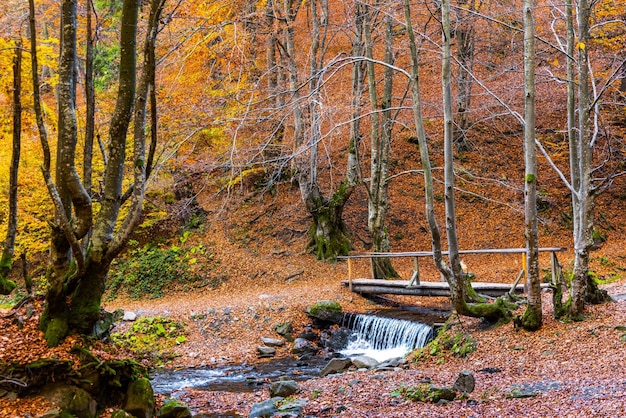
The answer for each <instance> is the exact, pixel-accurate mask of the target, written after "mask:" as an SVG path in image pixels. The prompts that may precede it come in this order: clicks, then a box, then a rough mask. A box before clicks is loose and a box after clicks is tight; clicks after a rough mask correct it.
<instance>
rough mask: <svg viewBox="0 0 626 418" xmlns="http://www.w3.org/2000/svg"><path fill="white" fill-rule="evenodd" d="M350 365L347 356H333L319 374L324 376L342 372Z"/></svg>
mask: <svg viewBox="0 0 626 418" xmlns="http://www.w3.org/2000/svg"><path fill="white" fill-rule="evenodd" d="M351 365H352V360H350V359H349V358H334V359H331V360H330V361H329V362H328V363H327V364H326V366H324V368H323V369H322V370H321V371H320V376H321V377H324V376H327V375H329V374H332V373H342V372H345V371H346V370H348V368H349V367H350V366H351Z"/></svg>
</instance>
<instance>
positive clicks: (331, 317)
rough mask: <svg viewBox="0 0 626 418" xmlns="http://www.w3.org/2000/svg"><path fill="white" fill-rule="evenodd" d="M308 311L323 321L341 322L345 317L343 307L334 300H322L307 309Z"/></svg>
mask: <svg viewBox="0 0 626 418" xmlns="http://www.w3.org/2000/svg"><path fill="white" fill-rule="evenodd" d="M306 313H307V314H308V315H309V316H310V317H311V318H313V319H316V320H318V321H320V322H322V323H328V322H330V323H332V324H340V323H341V322H342V319H343V308H342V307H341V305H340V304H339V303H337V302H335V301H334V300H320V301H319V302H317V303H316V304H315V305H313V306H309V307H308V308H307V309H306Z"/></svg>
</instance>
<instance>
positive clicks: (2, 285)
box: [0, 277, 16, 295]
mask: <svg viewBox="0 0 626 418" xmlns="http://www.w3.org/2000/svg"><path fill="white" fill-rule="evenodd" d="M15 286H16V285H15V282H14V281H13V280H9V279H5V278H4V277H0V295H8V294H9V293H11V292H12V291H13V289H15Z"/></svg>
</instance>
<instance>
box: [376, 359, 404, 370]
mask: <svg viewBox="0 0 626 418" xmlns="http://www.w3.org/2000/svg"><path fill="white" fill-rule="evenodd" d="M406 364H407V362H406V359H405V358H404V357H394V358H390V359H387V360H385V361H383V362H382V363H380V364H379V365H378V368H381V367H391V368H395V367H401V366H404V365H406Z"/></svg>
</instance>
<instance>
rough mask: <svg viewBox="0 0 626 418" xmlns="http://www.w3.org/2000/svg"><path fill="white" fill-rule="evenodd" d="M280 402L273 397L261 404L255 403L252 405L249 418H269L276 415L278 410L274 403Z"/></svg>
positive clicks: (278, 398)
mask: <svg viewBox="0 0 626 418" xmlns="http://www.w3.org/2000/svg"><path fill="white" fill-rule="evenodd" d="M280 400H282V398H280V397H275V398H271V399H267V400H265V401H263V402H259V403H255V404H254V405H252V410H251V411H250V415H249V416H250V418H259V417H263V418H265V417H267V418H269V417H271V416H272V415H274V414H276V413H278V408H277V407H276V402H278V401H280Z"/></svg>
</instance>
